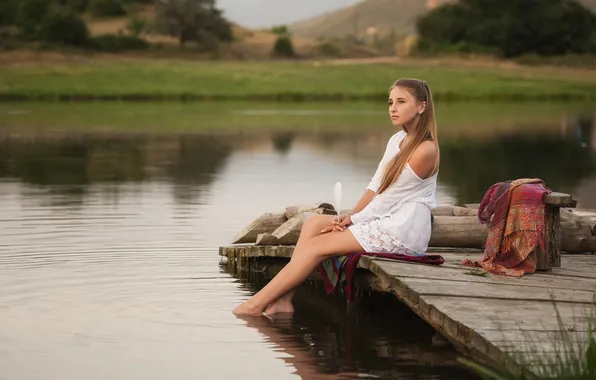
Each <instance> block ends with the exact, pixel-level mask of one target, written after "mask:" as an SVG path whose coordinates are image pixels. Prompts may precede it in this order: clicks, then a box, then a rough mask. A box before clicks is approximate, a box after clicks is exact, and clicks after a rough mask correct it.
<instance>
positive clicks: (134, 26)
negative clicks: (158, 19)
mask: <svg viewBox="0 0 596 380" xmlns="http://www.w3.org/2000/svg"><path fill="white" fill-rule="evenodd" d="M148 27H149V20H148V19H146V18H145V17H141V16H139V15H138V14H135V15H132V16H131V17H130V19H129V20H128V24H126V30H128V32H129V33H130V34H131V35H132V36H134V37H138V36H140V35H141V33H143V32H144V31H146V30H147V29H148Z"/></svg>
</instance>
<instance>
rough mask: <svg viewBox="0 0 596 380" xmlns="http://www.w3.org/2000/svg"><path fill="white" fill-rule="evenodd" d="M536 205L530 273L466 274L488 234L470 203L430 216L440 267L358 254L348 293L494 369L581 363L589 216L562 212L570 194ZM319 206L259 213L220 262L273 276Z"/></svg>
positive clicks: (590, 310) (595, 261)
mask: <svg viewBox="0 0 596 380" xmlns="http://www.w3.org/2000/svg"><path fill="white" fill-rule="evenodd" d="M544 203H545V205H546V215H545V224H546V227H545V235H546V249H545V250H544V251H542V250H540V249H537V250H536V252H535V253H536V259H537V271H536V273H534V274H526V275H524V276H523V277H521V278H513V277H506V276H499V275H493V274H490V273H487V272H486V271H484V270H480V269H472V268H469V267H464V266H463V265H462V264H461V263H462V261H463V260H464V259H466V258H468V259H471V260H473V261H480V259H481V257H482V252H483V248H484V244H485V242H486V237H487V232H488V229H487V226H486V225H481V224H480V223H479V222H478V220H477V218H476V217H475V216H474V215H475V214H476V213H477V211H476V210H475V209H474V207H475V205H464V207H443V208H435V209H433V210H432V213H433V218H434V219H433V230H432V236H431V240H430V247H429V252H430V251H432V252H433V253H437V254H440V255H441V256H443V258H444V259H445V263H444V264H443V265H441V266H432V265H424V264H415V263H409V262H400V261H395V260H387V259H379V258H371V257H369V256H362V257H361V258H360V260H359V263H358V270H357V273H356V276H355V279H354V280H355V285H356V287H357V289H362V287H366V288H368V290H372V291H378V292H385V293H391V294H393V295H395V296H396V297H397V298H398V299H399V300H400V301H402V302H403V303H404V304H405V305H407V306H408V307H409V308H410V309H412V310H413V311H414V312H415V313H416V314H418V315H419V316H420V317H421V318H422V319H424V320H425V321H426V322H427V323H429V324H430V325H431V326H432V327H433V328H435V329H436V330H437V331H438V332H439V333H440V334H442V335H443V336H444V337H445V338H446V339H448V340H449V341H450V342H451V343H452V344H453V345H454V346H455V347H456V348H457V349H458V350H459V351H461V352H463V353H465V354H467V355H469V356H471V357H473V358H475V359H476V360H480V361H483V362H486V363H487V364H489V365H491V366H494V367H495V368H501V369H502V368H505V369H507V370H509V371H510V372H512V373H515V374H520V373H524V374H526V375H539V376H540V375H543V373H542V371H543V370H545V369H548V368H546V367H545V366H546V365H549V364H555V363H559V364H561V360H557V358H563V361H564V360H565V358H567V357H568V354H570V353H572V355H571V357H572V358H574V359H576V360H581V359H582V358H583V357H585V350H586V348H587V343H588V341H589V339H588V337H589V336H590V334H592V336H594V339H596V330H594V324H593V323H591V322H594V321H595V319H594V317H595V316H596V308H595V307H596V306H595V301H596V299H595V295H596V255H595V254H593V252H594V251H596V213H595V212H594V211H593V210H583V211H581V210H578V211H579V212H577V211H576V212H571V210H569V209H565V208H574V207H575V204H576V202H575V200H573V199H572V197H571V196H570V195H568V194H562V193H551V194H548V195H546V196H545V197H544ZM326 205H327V204H321V205H318V206H315V207H310V208H309V207H288V208H286V210H285V211H284V212H281V213H268V214H264V215H262V216H261V217H259V218H258V219H256V220H255V221H254V222H253V223H251V224H250V225H249V226H247V227H246V228H245V229H244V230H242V231H241V232H240V233H239V234H238V235H237V236H236V238H235V239H234V242H233V244H235V245H232V246H228V247H220V255H221V256H223V257H226V258H227V259H228V263H229V265H232V266H234V267H236V268H241V269H242V268H244V269H248V270H255V269H257V270H263V271H264V270H267V271H268V272H273V273H269V275H274V274H275V273H276V272H277V271H279V270H280V269H281V268H282V267H283V265H284V264H285V262H287V260H288V259H289V258H290V257H291V255H292V252H293V250H294V245H292V244H295V242H296V240H297V239H298V236H299V234H300V230H301V228H302V223H303V220H304V212H308V211H311V212H312V211H315V212H318V213H327V206H326ZM476 206H477V205H476ZM247 243H249V244H247ZM445 246H447V247H451V248H441V247H445ZM563 252H567V253H570V252H573V253H572V254H562V253H563ZM582 252H592V253H582ZM311 277H313V278H316V277H317V274H316V273H314V274H313V276H311ZM563 364H564V363H563Z"/></svg>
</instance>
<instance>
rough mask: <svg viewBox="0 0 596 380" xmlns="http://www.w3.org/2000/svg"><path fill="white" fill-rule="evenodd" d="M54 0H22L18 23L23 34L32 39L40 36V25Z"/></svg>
mask: <svg viewBox="0 0 596 380" xmlns="http://www.w3.org/2000/svg"><path fill="white" fill-rule="evenodd" d="M52 5H55V4H54V1H53V0H22V1H21V3H20V4H19V9H18V13H17V25H18V27H19V28H21V31H22V33H23V35H24V36H25V37H27V38H30V39H38V38H40V26H41V23H42V22H43V20H44V18H45V16H46V15H47V14H48V12H49V10H50V7H51V6H52Z"/></svg>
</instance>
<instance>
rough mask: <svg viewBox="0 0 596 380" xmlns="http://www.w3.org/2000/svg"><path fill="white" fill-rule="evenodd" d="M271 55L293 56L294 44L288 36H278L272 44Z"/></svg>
mask: <svg viewBox="0 0 596 380" xmlns="http://www.w3.org/2000/svg"><path fill="white" fill-rule="evenodd" d="M273 55H274V56H277V57H294V56H296V54H295V53H294V44H293V43H292V39H291V38H290V37H288V36H279V37H277V40H275V44H274V45H273Z"/></svg>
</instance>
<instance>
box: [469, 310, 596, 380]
mask: <svg viewBox="0 0 596 380" xmlns="http://www.w3.org/2000/svg"><path fill="white" fill-rule="evenodd" d="M553 308H554V312H555V313H556V315H557V321H558V325H559V330H560V331H559V333H558V335H554V337H553V339H552V341H551V342H550V343H552V345H553V347H555V352H554V353H549V354H547V353H546V351H542V350H541V342H539V341H536V340H532V339H531V338H532V335H531V332H525V333H524V332H522V333H524V335H526V338H527V339H528V341H531V342H534V343H533V344H532V345H530V347H529V348H526V350H528V351H527V352H521V353H518V354H517V359H518V360H520V358H522V359H521V360H520V364H521V365H522V368H524V367H525V369H526V370H523V371H522V373H512V372H509V371H503V370H499V369H494V368H489V367H487V366H484V365H482V364H479V363H475V362H473V361H471V360H469V359H466V358H459V359H458V361H459V362H460V363H461V364H463V365H464V366H466V367H468V368H470V369H472V370H473V371H474V372H476V373H477V374H478V375H480V376H482V378H483V379H486V380H525V379H529V378H532V379H533V378H543V379H565V380H593V379H596V324H595V321H596V320H595V319H594V317H595V315H594V311H595V310H596V303H593V304H592V307H591V312H590V315H589V316H588V318H589V320H588V325H587V331H586V333H585V336H584V337H582V338H579V337H578V335H577V334H575V332H574V331H572V332H570V331H568V328H567V327H566V326H565V323H564V322H563V319H562V317H561V314H560V312H559V310H558V308H557V306H556V303H555V302H554V300H553ZM520 354H521V356H520ZM531 357H535V358H536V359H534V360H532V361H529V360H528V358H531ZM527 369H530V371H527Z"/></svg>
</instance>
